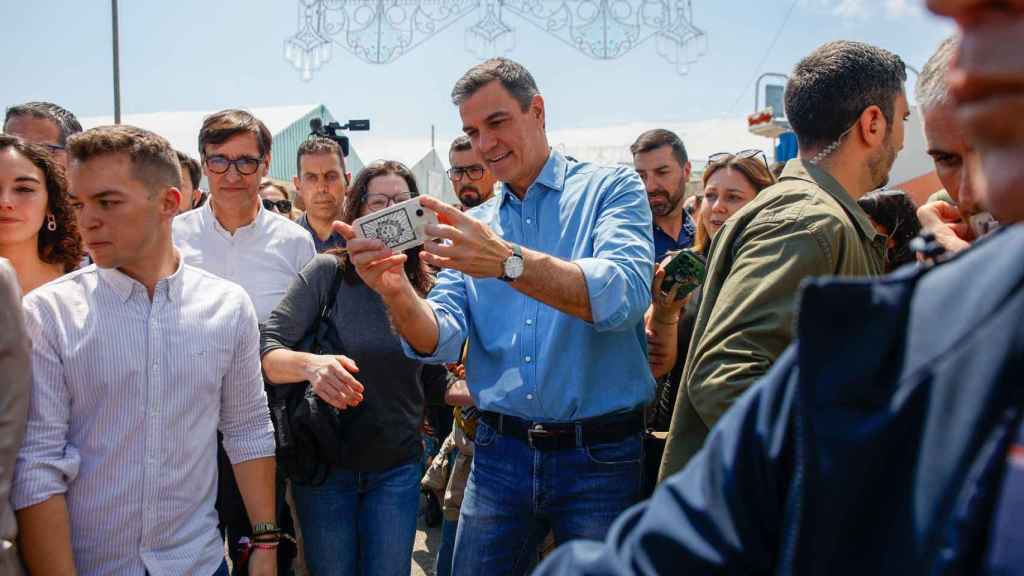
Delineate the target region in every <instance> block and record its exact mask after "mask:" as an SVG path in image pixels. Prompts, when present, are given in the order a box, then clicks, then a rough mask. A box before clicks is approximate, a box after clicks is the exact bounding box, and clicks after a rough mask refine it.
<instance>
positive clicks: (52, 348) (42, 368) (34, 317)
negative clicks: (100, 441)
mask: <svg viewBox="0 0 1024 576" xmlns="http://www.w3.org/2000/svg"><path fill="white" fill-rule="evenodd" d="M25 326H26V328H27V330H28V334H29V337H30V339H31V340H32V396H31V400H30V401H29V412H28V422H27V424H26V427H25V442H24V443H23V444H22V446H21V450H19V452H18V458H17V461H16V463H15V468H14V485H13V487H12V489H11V504H12V506H13V507H14V509H15V510H21V509H22V508H28V507H29V506H34V505H36V504H39V503H41V502H44V501H46V500H47V499H49V498H50V497H52V496H55V495H58V494H64V493H66V492H67V490H68V485H69V484H70V483H71V482H73V481H74V479H75V478H76V477H78V467H79V465H80V464H81V457H80V456H79V453H78V450H77V449H76V448H75V446H73V445H72V444H70V443H69V442H68V427H69V423H70V421H71V394H70V392H69V391H68V389H67V386H66V385H65V382H64V372H63V367H62V362H61V358H60V356H59V354H58V353H57V349H58V346H57V345H56V339H57V330H56V326H55V324H54V322H53V321H52V318H51V317H49V316H48V315H47V314H46V313H45V310H44V309H42V308H39V307H36V306H34V305H26V307H25Z"/></svg>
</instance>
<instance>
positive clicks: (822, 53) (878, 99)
mask: <svg viewBox="0 0 1024 576" xmlns="http://www.w3.org/2000/svg"><path fill="white" fill-rule="evenodd" d="M906 80H907V69H906V65H905V64H904V63H903V60H901V59H900V57H899V56H897V55H895V54H893V53H891V52H889V51H887V50H883V49H882V48H878V47H876V46H871V45H870V44H864V43H862V42H850V41H845V40H841V41H837V42H829V43H827V44H824V45H822V46H820V47H819V48H817V49H816V50H815V51H814V52H811V54H810V55H808V56H807V57H806V58H804V59H803V60H801V61H800V62H798V63H797V65H796V68H794V69H793V73H792V75H791V76H790V78H789V82H788V83H787V84H786V95H785V99H786V118H787V119H788V120H789V123H790V124H791V125H792V126H793V131H794V132H796V137H797V141H798V142H799V145H800V148H803V149H809V150H813V149H819V148H822V147H825V146H829V145H830V144H832V143H834V142H836V141H837V140H839V138H840V136H842V134H843V133H845V132H846V131H847V130H849V128H850V126H852V125H853V123H854V122H856V121H857V118H859V117H860V115H861V114H862V113H863V112H864V110H865V109H866V108H868V107H869V106H872V105H874V106H878V107H879V108H880V109H881V110H882V114H883V115H884V116H885V119H886V121H887V122H888V123H889V126H892V122H893V100H894V99H895V98H896V96H897V95H899V94H901V93H903V92H904V87H903V83H904V82H906Z"/></svg>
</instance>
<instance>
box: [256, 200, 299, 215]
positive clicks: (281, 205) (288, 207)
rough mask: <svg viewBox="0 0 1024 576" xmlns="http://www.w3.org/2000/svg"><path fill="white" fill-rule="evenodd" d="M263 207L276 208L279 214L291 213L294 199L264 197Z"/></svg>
mask: <svg viewBox="0 0 1024 576" xmlns="http://www.w3.org/2000/svg"><path fill="white" fill-rule="evenodd" d="M263 207H264V208H266V209H267V210H274V211H275V212H277V213H278V214H291V212H292V201H291V200H271V199H270V198H264V199H263Z"/></svg>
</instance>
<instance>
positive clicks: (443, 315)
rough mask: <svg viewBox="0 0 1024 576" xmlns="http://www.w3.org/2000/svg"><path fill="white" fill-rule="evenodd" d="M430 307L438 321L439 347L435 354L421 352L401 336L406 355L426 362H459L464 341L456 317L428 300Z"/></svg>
mask: <svg viewBox="0 0 1024 576" xmlns="http://www.w3.org/2000/svg"><path fill="white" fill-rule="evenodd" d="M427 304H429V305H430V309H431V310H433V311H434V321H436V322H437V347H436V348H434V353H433V354H420V353H419V352H418V351H417V350H416V349H415V348H413V347H412V346H410V345H409V343H408V342H406V340H405V338H400V339H399V340H400V341H401V342H402V350H403V351H404V352H405V355H406V356H408V357H409V358H412V359H413V360H419V361H420V362H423V363H424V364H448V363H451V362H458V361H459V358H460V357H461V356H462V341H463V338H462V337H461V331H460V330H459V324H458V322H456V321H455V318H453V317H452V315H451V314H450V313H449V312H448V311H447V310H445V309H444V307H443V306H441V305H439V304H437V303H436V302H431V301H429V300H427Z"/></svg>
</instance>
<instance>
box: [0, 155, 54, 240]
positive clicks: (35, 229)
mask: <svg viewBox="0 0 1024 576" xmlns="http://www.w3.org/2000/svg"><path fill="white" fill-rule="evenodd" d="M46 213H47V191H46V179H45V177H44V175H43V171H42V170H40V169H39V167H37V166H36V165H35V164H33V163H32V162H31V161H30V160H29V159H28V158H26V157H25V156H23V155H22V154H21V153H20V152H18V151H17V150H15V149H14V148H6V149H4V150H0V246H3V247H4V248H5V249H7V248H10V247H14V246H24V247H25V248H26V249H29V250H31V251H37V250H38V249H37V246H38V242H39V231H40V230H41V229H42V227H43V223H44V221H45V220H46Z"/></svg>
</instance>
